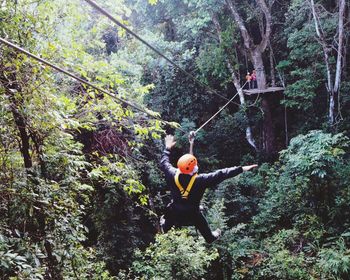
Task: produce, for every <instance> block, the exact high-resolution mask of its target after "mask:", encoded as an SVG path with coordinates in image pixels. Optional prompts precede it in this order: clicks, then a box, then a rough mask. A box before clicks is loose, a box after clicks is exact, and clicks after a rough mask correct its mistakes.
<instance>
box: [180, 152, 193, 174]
mask: <svg viewBox="0 0 350 280" xmlns="http://www.w3.org/2000/svg"><path fill="white" fill-rule="evenodd" d="M196 165H197V159H196V157H195V156H194V155H191V154H185V155H183V156H182V157H180V158H179V160H178V161H177V167H178V168H179V169H180V171H181V173H184V174H190V173H192V171H193V170H194V168H195V167H196Z"/></svg>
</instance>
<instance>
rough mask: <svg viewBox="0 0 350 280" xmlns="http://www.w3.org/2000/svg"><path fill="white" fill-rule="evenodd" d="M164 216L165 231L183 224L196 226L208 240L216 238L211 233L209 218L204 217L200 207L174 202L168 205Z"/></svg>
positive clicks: (211, 240) (209, 241) (210, 241)
mask: <svg viewBox="0 0 350 280" xmlns="http://www.w3.org/2000/svg"><path fill="white" fill-rule="evenodd" d="M164 218H165V223H164V225H163V231H164V232H167V231H168V230H170V229H171V228H172V227H173V226H175V227H176V228H179V227H182V226H195V227H196V229H197V230H198V231H199V232H200V233H201V234H202V236H203V237H204V239H205V241H206V242H208V243H212V242H213V241H214V240H216V237H215V236H214V235H213V234H212V233H211V230H210V228H209V225H208V222H207V220H206V219H205V218H204V216H203V214H202V213H201V212H200V210H199V208H198V207H193V206H191V205H184V204H175V203H173V204H171V205H169V206H168V207H167V211H166V213H165V217H164Z"/></svg>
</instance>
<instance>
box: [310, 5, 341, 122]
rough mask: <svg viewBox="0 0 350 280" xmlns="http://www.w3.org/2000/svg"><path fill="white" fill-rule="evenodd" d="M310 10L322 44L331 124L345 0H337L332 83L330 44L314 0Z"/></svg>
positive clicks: (334, 109)
mask: <svg viewBox="0 0 350 280" xmlns="http://www.w3.org/2000/svg"><path fill="white" fill-rule="evenodd" d="M310 6H311V12H312V17H313V21H314V24H315V30H316V35H317V37H318V41H319V43H320V45H321V46H322V50H323V58H324V63H325V66H326V73H327V85H326V89H327V92H328V95H329V108H328V119H329V124H330V125H331V126H332V125H334V123H335V119H336V117H335V113H336V108H335V100H336V98H339V90H340V84H341V72H342V59H343V45H344V13H345V0H338V7H339V15H338V42H336V43H337V62H336V69H335V71H334V72H335V76H334V84H333V77H332V70H331V63H330V57H329V52H330V50H331V47H332V46H328V45H327V42H326V39H325V37H324V34H323V30H322V28H321V26H320V22H319V17H318V15H317V11H316V6H315V3H314V0H310Z"/></svg>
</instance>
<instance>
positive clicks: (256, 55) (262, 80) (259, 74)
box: [250, 48, 266, 90]
mask: <svg viewBox="0 0 350 280" xmlns="http://www.w3.org/2000/svg"><path fill="white" fill-rule="evenodd" d="M250 53H251V57H252V62H253V66H254V69H255V70H256V79H257V82H258V89H261V90H263V89H266V74H265V68H264V62H263V58H262V52H261V51H260V50H259V48H255V49H253V50H251V51H250Z"/></svg>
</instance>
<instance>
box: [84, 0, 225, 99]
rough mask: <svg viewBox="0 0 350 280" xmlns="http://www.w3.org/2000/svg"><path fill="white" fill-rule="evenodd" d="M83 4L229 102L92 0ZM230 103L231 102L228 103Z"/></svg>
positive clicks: (87, 0) (86, 0)
mask: <svg viewBox="0 0 350 280" xmlns="http://www.w3.org/2000/svg"><path fill="white" fill-rule="evenodd" d="M85 2H87V3H88V4H89V5H90V6H92V7H93V8H94V9H96V10H98V11H99V12H100V13H101V14H103V15H105V16H106V17H108V18H109V19H110V20H111V21H112V22H114V23H115V24H116V25H118V26H120V27H121V28H123V29H124V30H125V31H126V32H128V33H129V34H131V35H132V36H134V37H135V38H136V39H137V40H139V41H140V42H142V43H143V44H144V45H146V46H147V47H149V48H150V49H151V50H152V51H154V52H155V53H156V54H158V55H159V56H161V57H162V58H164V59H165V60H166V61H168V62H169V63H170V64H171V65H173V66H174V67H175V68H177V69H178V70H180V71H181V72H182V73H184V74H186V75H187V76H189V77H190V78H191V79H192V80H194V81H195V82H197V83H198V84H199V85H201V86H202V87H203V88H205V89H207V90H208V92H210V93H212V94H215V95H217V96H219V97H221V98H223V99H225V100H226V101H227V100H229V99H228V98H227V97H225V96H223V95H221V94H219V93H217V92H216V91H215V90H214V89H212V88H210V87H209V86H208V85H207V84H205V83H203V82H201V81H200V80H199V79H197V78H196V77H195V76H193V75H192V74H191V73H189V72H187V71H186V70H185V69H184V68H182V67H181V66H179V65H178V64H177V63H175V62H174V61H173V60H171V59H170V58H168V57H167V56H166V55H165V54H163V53H162V52H161V51H159V50H158V49H156V48H155V47H153V46H152V45H151V44H150V43H148V42H147V41H146V40H145V39H142V38H141V37H140V36H139V35H137V34H136V33H135V32H133V31H132V30H131V29H130V28H128V27H127V26H126V25H124V24H122V23H121V22H120V21H119V20H117V19H116V18H115V17H113V16H112V15H111V14H110V13H109V12H107V11H106V10H105V9H103V8H102V7H100V6H99V5H98V4H97V3H96V2H94V1H92V0H85ZM230 102H231V101H230Z"/></svg>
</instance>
